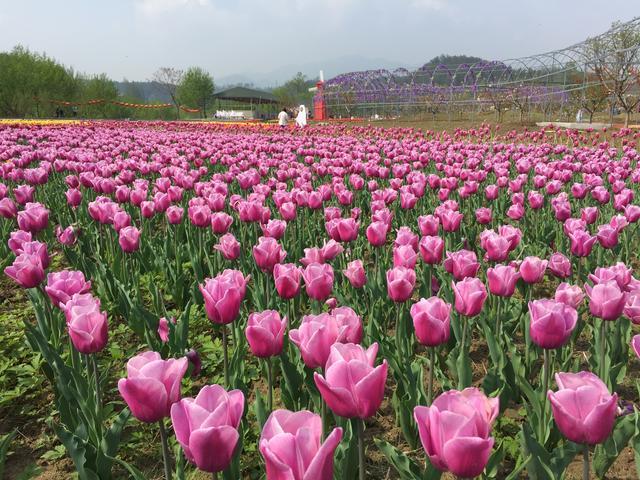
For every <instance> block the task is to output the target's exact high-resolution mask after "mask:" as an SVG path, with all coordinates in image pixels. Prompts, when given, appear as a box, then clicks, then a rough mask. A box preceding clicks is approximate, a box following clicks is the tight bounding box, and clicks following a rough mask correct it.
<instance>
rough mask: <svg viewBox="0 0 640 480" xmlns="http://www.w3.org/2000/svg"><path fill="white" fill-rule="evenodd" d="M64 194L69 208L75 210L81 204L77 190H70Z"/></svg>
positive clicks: (79, 192)
mask: <svg viewBox="0 0 640 480" xmlns="http://www.w3.org/2000/svg"><path fill="white" fill-rule="evenodd" d="M64 194H65V196H66V197H67V204H68V205H69V206H70V207H71V208H76V207H77V206H79V205H80V204H81V203H82V192H81V191H80V190H78V189H77V188H70V189H69V190H67V191H66V192H64Z"/></svg>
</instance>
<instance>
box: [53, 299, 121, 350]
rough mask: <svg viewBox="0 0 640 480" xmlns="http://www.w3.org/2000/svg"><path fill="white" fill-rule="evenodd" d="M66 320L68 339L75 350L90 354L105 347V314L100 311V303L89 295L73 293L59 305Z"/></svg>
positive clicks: (106, 329)
mask: <svg viewBox="0 0 640 480" xmlns="http://www.w3.org/2000/svg"><path fill="white" fill-rule="evenodd" d="M60 308H61V309H62V311H63V312H64V314H65V317H66V319H67V328H68V329H69V337H71V342H72V343H73V346H74V347H75V349H76V350H78V351H79V352H80V353H84V354H91V353H97V352H99V351H101V350H102V349H103V348H104V347H105V346H106V345H107V339H108V335H109V328H108V324H107V314H106V313H105V312H101V311H100V301H99V300H98V299H96V298H94V297H93V296H92V295H91V294H90V293H75V294H74V295H73V296H72V297H71V298H70V299H69V300H68V301H67V302H65V303H64V304H60Z"/></svg>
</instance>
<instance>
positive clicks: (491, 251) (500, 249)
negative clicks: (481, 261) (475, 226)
mask: <svg viewBox="0 0 640 480" xmlns="http://www.w3.org/2000/svg"><path fill="white" fill-rule="evenodd" d="M480 245H481V246H482V248H483V249H484V250H485V251H486V252H487V253H486V254H485V260H489V261H491V262H503V261H505V260H506V259H507V257H508V256H509V251H510V248H511V242H510V241H509V239H508V238H507V237H503V236H502V235H498V234H497V233H495V232H494V231H493V230H488V231H486V232H483V233H482V234H481V235H480Z"/></svg>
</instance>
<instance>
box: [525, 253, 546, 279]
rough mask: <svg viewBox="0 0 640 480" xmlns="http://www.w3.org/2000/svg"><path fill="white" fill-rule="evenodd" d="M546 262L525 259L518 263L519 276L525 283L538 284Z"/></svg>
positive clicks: (537, 259) (536, 258) (539, 259)
mask: <svg viewBox="0 0 640 480" xmlns="http://www.w3.org/2000/svg"><path fill="white" fill-rule="evenodd" d="M548 263H549V262H548V261H547V260H542V259H541V258H538V257H525V258H524V260H522V263H520V276H521V277H522V280H523V281H524V282H525V283H538V282H541V281H542V279H543V278H544V272H545V271H546V270H547V264H548Z"/></svg>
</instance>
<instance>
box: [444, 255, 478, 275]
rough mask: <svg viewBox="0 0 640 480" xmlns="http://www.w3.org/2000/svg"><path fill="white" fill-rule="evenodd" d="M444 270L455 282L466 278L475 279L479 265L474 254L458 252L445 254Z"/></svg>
mask: <svg viewBox="0 0 640 480" xmlns="http://www.w3.org/2000/svg"><path fill="white" fill-rule="evenodd" d="M444 269H445V270H446V271H447V272H449V273H451V274H452V275H453V278H455V279H456V280H462V279H463V278H466V277H475V276H476V275H477V273H478V270H479V269H480V264H479V263H478V257H477V256H476V254H475V252H472V251H470V250H458V251H457V252H453V253H452V252H447V258H446V259H445V261H444Z"/></svg>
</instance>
